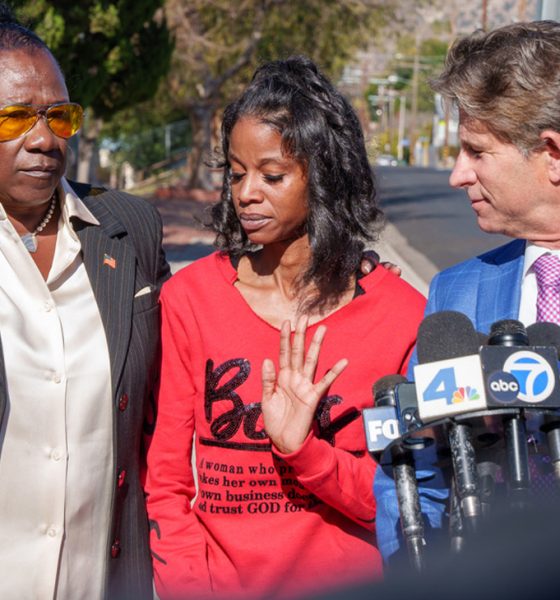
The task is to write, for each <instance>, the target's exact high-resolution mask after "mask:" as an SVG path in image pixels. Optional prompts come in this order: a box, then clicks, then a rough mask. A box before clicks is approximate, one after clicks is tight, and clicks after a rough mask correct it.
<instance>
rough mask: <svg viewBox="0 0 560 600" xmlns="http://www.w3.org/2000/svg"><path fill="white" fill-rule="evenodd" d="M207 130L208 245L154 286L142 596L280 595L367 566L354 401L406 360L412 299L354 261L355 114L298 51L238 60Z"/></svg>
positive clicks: (415, 313)
mask: <svg viewBox="0 0 560 600" xmlns="http://www.w3.org/2000/svg"><path fill="white" fill-rule="evenodd" d="M222 136H223V142H222V145H223V160H224V164H223V168H224V181H223V190H222V197H221V201H220V202H219V203H218V204H217V205H216V206H215V207H214V208H213V212H212V226H213V228H214V230H215V231H216V234H217V239H216V241H217V245H218V248H219V252H216V253H215V254H213V255H211V256H209V257H207V258H204V259H201V260H198V261H196V262H195V263H193V264H192V265H190V266H188V267H186V268H185V269H183V270H182V271H180V272H179V273H177V274H176V275H175V276H174V277H173V278H172V279H171V280H170V281H169V282H168V283H167V284H166V285H165V286H164V288H163V291H162V294H161V303H162V319H163V325H162V327H163V330H162V367H161V385H160V390H159V397H158V413H157V422H156V428H155V433H154V436H153V439H152V442H151V446H150V448H149V452H148V477H147V484H146V492H147V505H148V513H149V517H150V523H151V543H152V552H153V565H154V572H155V583H156V589H157V592H158V594H159V596H160V597H161V598H162V599H166V598H201V597H224V598H226V597H227V598H232V597H236V596H237V597H243V598H251V597H253V598H260V597H271V596H275V597H279V598H289V597H297V596H305V595H306V594H310V593H315V592H319V591H321V590H324V589H327V588H332V586H334V585H344V584H347V583H355V582H358V581H361V580H364V579H374V578H378V577H380V575H381V560H380V557H379V552H378V550H377V548H376V539H375V513H376V507H375V501H374V497H373V493H372V483H373V476H374V472H375V463H374V461H373V460H372V459H371V457H370V456H369V455H368V453H367V451H366V446H365V436H364V431H363V425H362V420H361V410H362V409H363V408H365V407H368V406H371V405H372V402H373V400H372V392H371V389H372V384H373V383H374V382H375V381H376V380H377V379H379V378H380V377H382V376H384V375H387V374H393V373H405V372H406V365H407V362H408V359H409V355H410V352H411V350H412V348H413V346H414V342H415V336H416V330H417V326H418V324H419V322H420V320H421V318H422V314H423V309H424V299H423V298H422V296H420V295H419V294H418V293H417V292H415V291H414V290H413V289H412V288H411V287H410V286H409V285H408V284H406V283H405V282H403V281H401V280H400V279H399V278H398V277H396V276H394V275H392V274H391V273H390V272H388V271H387V270H385V269H384V268H382V267H378V268H376V269H374V270H373V271H372V272H371V273H370V274H369V275H367V276H361V274H360V273H359V268H358V267H359V263H360V258H361V255H362V252H363V249H364V244H365V242H367V241H372V240H373V239H375V237H376V235H377V230H378V222H379V220H380V218H381V211H380V210H379V208H378V207H377V204H376V191H375V184H374V180H373V176H372V173H371V169H370V166H369V163H368V158H367V155H366V150H365V146H364V141H363V136H362V133H361V129H360V125H359V122H358V119H357V117H356V114H355V113H354V111H353V109H352V108H351V106H350V105H349V103H348V102H347V101H346V100H345V99H344V98H343V96H342V95H341V94H340V93H339V92H338V91H337V90H336V89H335V88H334V87H333V86H332V84H331V83H330V82H329V81H328V80H327V79H326V78H325V77H324V76H323V75H322V74H321V73H320V72H319V71H318V69H317V68H316V66H315V65H314V64H313V63H312V62H311V61H309V60H308V59H306V58H304V57H292V58H290V59H287V60H285V61H275V62H272V63H268V64H266V65H264V66H263V67H261V68H260V69H258V70H257V72H256V73H255V75H254V77H253V80H252V82H251V83H250V85H249V86H248V87H247V88H246V90H245V91H244V93H243V94H242V95H241V97H240V98H239V99H238V100H237V101H235V102H234V103H233V104H231V105H230V106H228V107H227V109H226V111H225V114H224V121H223V125H222ZM327 329H328V332H326V330H327ZM325 332H326V335H325ZM278 349H280V352H279V354H278ZM342 357H343V358H342ZM193 445H194V459H192V460H191V458H192V457H193ZM195 480H196V482H197V483H195ZM197 489H198V491H197Z"/></svg>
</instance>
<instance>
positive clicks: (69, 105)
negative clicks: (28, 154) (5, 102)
mask: <svg viewBox="0 0 560 600" xmlns="http://www.w3.org/2000/svg"><path fill="white" fill-rule="evenodd" d="M40 117H44V119H45V120H46V122H47V125H48V126H49V129H50V130H51V131H52V132H53V133H54V134H55V135H57V136H58V137H61V138H64V139H68V138H70V137H72V136H73V135H74V134H75V133H77V132H78V130H79V129H80V127H81V125H82V120H83V117H84V110H83V108H82V107H81V106H80V105H79V104H76V103H75V102H57V103H56V104H51V105H49V106H31V105H30V104H10V105H9V106H4V107H2V108H0V142H8V141H10V140H15V139H16V138H18V137H20V136H22V135H24V134H26V133H27V132H28V131H29V130H30V129H32V128H33V127H34V125H35V123H37V121H38V119H39V118H40Z"/></svg>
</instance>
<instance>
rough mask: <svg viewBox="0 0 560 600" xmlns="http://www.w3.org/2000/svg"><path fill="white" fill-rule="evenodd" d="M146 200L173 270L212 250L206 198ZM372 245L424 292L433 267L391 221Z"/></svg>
mask: <svg viewBox="0 0 560 600" xmlns="http://www.w3.org/2000/svg"><path fill="white" fill-rule="evenodd" d="M150 202H151V203H152V204H154V205H155V206H156V208H157V209H158V210H159V212H160V214H161V216H162V219H163V233H164V238H163V242H164V247H165V251H166V254H167V260H168V261H169V263H170V265H171V270H172V271H173V272H176V271H177V270H179V269H180V268H182V267H184V266H186V265H187V264H189V263H190V262H192V261H193V260H196V259H197V258H201V257H202V256H206V255H207V254H210V252H212V251H213V247H212V241H213V239H214V236H213V234H212V233H211V232H209V231H206V230H204V227H203V225H202V223H204V222H207V221H208V220H209V216H208V210H209V209H210V206H211V205H210V203H209V202H204V201H197V200H188V199H171V198H167V199H150ZM374 249H375V250H376V251H377V253H378V254H379V256H380V257H381V260H382V261H389V262H392V263H394V264H396V265H399V266H400V267H401V269H402V278H403V279H404V280H405V281H407V282H408V283H410V285H412V286H413V287H415V288H416V289H417V290H418V291H419V292H420V293H421V294H424V295H427V294H428V285H429V282H430V280H431V279H432V277H433V276H434V275H435V274H436V273H437V268H436V267H435V266H434V265H433V264H432V263H431V262H430V261H429V260H428V259H427V258H426V257H425V256H424V255H423V254H421V253H420V252H418V251H417V250H415V249H414V248H412V247H411V246H410V245H409V244H408V242H407V240H406V239H405V238H404V237H403V236H402V235H401V234H400V233H399V231H398V230H397V228H396V227H395V226H394V225H392V224H391V223H387V225H386V227H385V229H384V231H383V233H382V236H381V239H380V240H379V242H378V243H377V244H376V245H375V247H374Z"/></svg>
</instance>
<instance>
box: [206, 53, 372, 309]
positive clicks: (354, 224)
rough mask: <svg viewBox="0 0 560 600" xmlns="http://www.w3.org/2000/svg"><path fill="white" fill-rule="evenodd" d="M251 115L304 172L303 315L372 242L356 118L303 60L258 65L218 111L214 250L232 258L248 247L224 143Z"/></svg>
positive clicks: (337, 287)
mask: <svg viewBox="0 0 560 600" xmlns="http://www.w3.org/2000/svg"><path fill="white" fill-rule="evenodd" d="M246 116H251V117H256V118H258V119H259V120H260V121H261V122H262V123H265V124H268V125H270V126H271V127H273V128H274V129H275V130H277V131H278V132H279V133H280V135H281V136H282V148H283V151H284V152H285V153H286V154H287V155H288V156H291V157H292V158H294V159H295V160H297V161H298V162H299V163H300V164H301V165H302V166H303V167H304V169H305V173H306V175H307V181H308V188H309V189H308V198H309V214H308V218H307V223H306V228H307V233H308V235H309V240H310V244H311V253H312V258H311V262H310V264H309V265H308V267H307V270H306V271H305V272H304V273H303V276H302V277H301V281H300V284H301V285H307V284H309V283H311V282H313V283H314V284H315V285H316V286H317V289H318V295H317V297H315V298H311V299H309V298H307V299H304V303H303V304H304V306H305V309H306V310H314V309H317V308H324V307H327V306H333V305H336V303H337V301H338V300H339V299H340V297H341V295H342V294H343V293H344V292H345V291H346V290H347V289H348V285H349V283H350V278H351V277H352V275H354V274H355V273H356V271H357V269H358V267H359V263H360V259H361V256H362V253H363V250H364V246H365V241H368V240H370V241H371V240H375V239H377V235H378V231H379V228H380V225H379V224H380V222H381V221H382V216H383V214H382V212H381V210H380V208H379V207H378V205H377V201H376V196H377V194H376V187H375V181H374V176H373V172H372V169H371V166H370V164H369V160H368V156H367V151H366V148H365V143H364V137H363V133H362V128H361V126H360V122H359V120H358V117H357V115H356V113H355V111H354V109H353V108H352V106H351V105H350V103H349V102H348V100H346V98H344V96H343V95H342V94H341V93H340V92H339V91H338V90H337V89H336V88H335V87H334V86H333V84H332V83H331V82H330V81H329V80H328V79H327V78H326V77H325V76H324V75H323V74H322V73H321V72H320V71H319V69H318V68H317V66H316V65H315V64H314V63H313V62H312V61H311V60H310V59H309V58H306V57H304V56H293V57H290V58H288V59H286V60H277V61H272V62H269V63H266V64H264V65H262V66H261V67H260V68H258V69H257V70H256V72H255V74H254V75H253V79H252V81H251V83H250V84H249V85H248V86H247V88H246V89H245V91H244V92H243V93H242V95H241V96H240V97H239V98H238V99H237V100H236V101H235V102H233V103H232V104H230V105H229V106H228V107H227V108H226V109H225V112H224V118H223V122H222V153H223V163H222V165H221V166H223V168H224V175H223V184H222V194H221V199H220V201H219V202H218V203H217V204H216V205H215V206H214V207H213V210H212V228H213V229H214V231H215V232H216V234H217V236H216V245H217V246H218V248H219V249H221V250H222V251H224V252H227V253H228V254H229V255H230V256H240V255H241V254H244V253H246V252H247V251H249V250H251V249H252V246H251V244H250V242H249V240H248V239H247V236H246V235H245V232H244V231H243V229H242V227H241V225H240V223H239V220H238V218H237V215H236V213H235V209H234V206H233V202H232V192H231V165H230V163H229V158H228V154H229V145H230V137H231V132H232V130H233V128H234V126H235V124H236V123H237V121H238V120H239V119H240V118H242V117H246Z"/></svg>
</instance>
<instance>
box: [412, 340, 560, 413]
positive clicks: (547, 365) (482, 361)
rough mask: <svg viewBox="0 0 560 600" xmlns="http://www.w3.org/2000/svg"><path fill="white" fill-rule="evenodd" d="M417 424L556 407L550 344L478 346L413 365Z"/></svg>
mask: <svg viewBox="0 0 560 600" xmlns="http://www.w3.org/2000/svg"><path fill="white" fill-rule="evenodd" d="M414 377H415V381H416V394H417V400H418V413H419V416H420V419H421V420H422V421H423V422H429V421H433V420H434V419H440V418H442V417H446V416H452V415H457V414H462V413H467V412H473V411H477V410H485V409H487V408H505V407H516V408H531V407H534V408H537V407H540V408H556V407H560V390H559V385H558V360H557V353H556V350H555V349H554V348H550V347H523V348H521V347H503V346H483V347H482V348H481V349H480V353H479V354H476V355H472V356H464V357H460V358H454V359H449V360H442V361H436V362H433V363H426V364H422V365H417V366H415V367H414Z"/></svg>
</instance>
